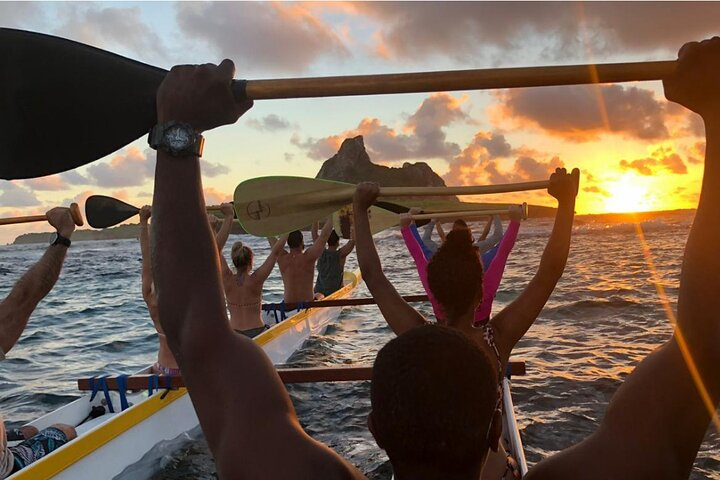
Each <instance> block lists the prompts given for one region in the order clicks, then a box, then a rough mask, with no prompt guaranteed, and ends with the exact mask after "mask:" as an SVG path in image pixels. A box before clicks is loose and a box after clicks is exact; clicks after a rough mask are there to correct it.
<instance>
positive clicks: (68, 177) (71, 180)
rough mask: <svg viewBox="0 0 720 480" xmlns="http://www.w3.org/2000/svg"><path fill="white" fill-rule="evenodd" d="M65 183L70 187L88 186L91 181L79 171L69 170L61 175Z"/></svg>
mask: <svg viewBox="0 0 720 480" xmlns="http://www.w3.org/2000/svg"><path fill="white" fill-rule="evenodd" d="M60 178H61V179H62V181H63V182H65V183H68V184H70V185H88V184H89V183H90V180H89V179H88V178H87V177H85V176H84V175H82V174H81V173H80V172H78V171H77V170H69V171H67V172H63V173H61V174H60Z"/></svg>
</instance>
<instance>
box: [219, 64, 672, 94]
mask: <svg viewBox="0 0 720 480" xmlns="http://www.w3.org/2000/svg"><path fill="white" fill-rule="evenodd" d="M676 68H677V62H676V61H674V60H669V61H659V62H635V63H605V64H596V65H593V64H588V65H564V66H553V67H518V68H488V69H479V70H454V71H444V72H415V73H391V74H381V75H352V76H338V77H310V78H282V79H275V80H235V81H234V82H233V92H234V94H235V98H236V99H238V100H241V99H245V98H249V99H252V100H269V99H278V98H309V97H342V96H352V95H381V94H392V93H421V92H449V91H456V90H487V89H496V88H520V87H544V86H551V85H582V84H593V83H616V82H637V81H647V80H662V79H663V78H666V77H669V76H670V75H672V74H673V73H674V72H675V69H676Z"/></svg>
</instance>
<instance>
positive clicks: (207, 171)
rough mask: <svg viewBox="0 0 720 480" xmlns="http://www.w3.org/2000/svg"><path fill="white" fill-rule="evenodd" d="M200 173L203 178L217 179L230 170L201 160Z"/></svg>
mask: <svg viewBox="0 0 720 480" xmlns="http://www.w3.org/2000/svg"><path fill="white" fill-rule="evenodd" d="M200 171H201V172H202V174H203V176H205V177H218V176H220V175H225V174H227V173H230V169H229V168H228V167H226V166H225V165H223V164H221V163H212V162H209V161H207V160H205V159H203V158H201V159H200Z"/></svg>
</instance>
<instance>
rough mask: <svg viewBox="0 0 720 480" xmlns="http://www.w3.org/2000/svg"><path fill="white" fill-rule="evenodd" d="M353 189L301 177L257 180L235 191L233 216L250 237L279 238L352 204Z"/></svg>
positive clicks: (249, 181)
mask: <svg viewBox="0 0 720 480" xmlns="http://www.w3.org/2000/svg"><path fill="white" fill-rule="evenodd" d="M354 193H355V185H352V184H349V183H341V182H333V181H330V180H320V179H315V178H304V177H282V176H278V177H260V178H253V179H250V180H246V181H244V182H242V183H240V184H239V185H238V186H237V188H236V189H235V199H234V200H235V203H234V204H235V213H236V214H237V218H238V221H239V222H240V225H242V227H243V228H244V229H245V231H246V232H248V233H249V234H251V235H256V236H259V237H269V236H275V235H283V234H285V233H289V232H292V231H293V230H298V229H301V228H304V227H307V226H309V225H311V224H312V223H313V222H314V221H317V220H322V219H324V218H327V217H329V216H330V215H332V214H333V213H334V212H335V211H337V210H339V209H341V208H342V207H344V206H346V205H348V204H349V203H351V202H352V197H353V194H354Z"/></svg>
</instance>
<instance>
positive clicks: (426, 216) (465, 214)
mask: <svg viewBox="0 0 720 480" xmlns="http://www.w3.org/2000/svg"><path fill="white" fill-rule="evenodd" d="M506 213H510V209H509V208H502V209H495V210H465V211H463V210H460V211H456V212H441V213H419V214H417V215H411V216H410V218H412V219H413V220H435V219H441V218H469V217H481V216H485V215H502V214H506Z"/></svg>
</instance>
